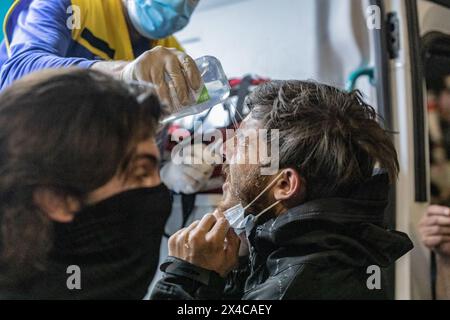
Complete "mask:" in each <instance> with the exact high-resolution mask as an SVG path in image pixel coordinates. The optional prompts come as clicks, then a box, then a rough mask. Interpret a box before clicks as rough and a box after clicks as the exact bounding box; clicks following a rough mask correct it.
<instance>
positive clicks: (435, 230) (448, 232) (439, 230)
mask: <svg viewBox="0 0 450 320" xmlns="http://www.w3.org/2000/svg"><path fill="white" fill-rule="evenodd" d="M422 233H423V235H424V236H438V235H442V236H450V227H445V226H439V225H434V226H427V227H424V228H423V229H422Z"/></svg>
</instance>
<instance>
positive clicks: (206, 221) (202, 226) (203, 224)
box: [194, 214, 217, 235]
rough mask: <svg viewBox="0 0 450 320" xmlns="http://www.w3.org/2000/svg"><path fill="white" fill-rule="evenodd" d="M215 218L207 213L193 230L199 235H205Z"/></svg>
mask: <svg viewBox="0 0 450 320" xmlns="http://www.w3.org/2000/svg"><path fill="white" fill-rule="evenodd" d="M216 221H217V220H216V218H215V217H214V216H213V215H212V214H207V215H205V216H204V217H203V219H202V220H201V221H200V223H199V224H198V226H197V228H196V229H195V230H194V232H196V233H198V234H200V235H206V234H207V233H208V232H209V231H210V230H211V228H212V227H213V226H214V224H215V223H216Z"/></svg>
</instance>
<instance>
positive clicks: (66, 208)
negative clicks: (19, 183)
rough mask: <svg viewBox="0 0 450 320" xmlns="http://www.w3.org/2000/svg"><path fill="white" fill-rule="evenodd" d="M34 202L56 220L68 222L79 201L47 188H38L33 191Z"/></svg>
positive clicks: (76, 209) (77, 208)
mask: <svg viewBox="0 0 450 320" xmlns="http://www.w3.org/2000/svg"><path fill="white" fill-rule="evenodd" d="M33 200H34V203H35V204H36V205H37V206H38V207H39V208H40V209H41V210H42V211H44V212H45V213H46V214H47V215H48V217H49V218H50V219H51V220H53V221H56V222H61V223H69V222H71V221H72V220H73V218H74V216H75V213H76V212H77V211H79V210H80V208H81V203H80V201H78V200H77V199H75V198H74V197H71V196H63V195H61V194H59V193H57V192H55V191H54V190H51V189H49V188H43V187H41V188H38V189H36V190H35V191H34V192H33Z"/></svg>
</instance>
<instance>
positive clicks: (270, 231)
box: [152, 81, 413, 300]
mask: <svg viewBox="0 0 450 320" xmlns="http://www.w3.org/2000/svg"><path fill="white" fill-rule="evenodd" d="M247 105H248V106H249V108H250V109H251V113H250V115H249V116H248V117H247V118H246V119H245V120H244V121H243V123H242V125H241V127H240V130H241V131H242V132H243V134H244V135H245V133H246V132H247V131H251V130H259V129H268V130H279V146H280V148H279V170H278V172H276V173H275V174H274V175H271V176H263V175H261V172H262V171H261V168H262V167H263V166H264V164H263V163H259V164H248V163H247V164H237V163H238V162H237V161H233V159H245V155H244V154H241V153H242V152H244V151H243V150H245V148H236V150H234V153H233V155H232V159H231V161H230V163H231V165H230V167H229V168H228V169H227V172H228V175H227V182H226V184H225V186H224V191H225V194H226V197H225V199H226V200H224V203H223V204H222V206H221V208H219V210H218V211H217V212H215V213H214V214H211V215H207V216H205V217H204V218H203V219H202V220H201V221H197V222H195V223H193V224H192V225H191V226H189V227H188V228H186V229H183V230H180V231H179V232H178V233H176V234H175V235H174V236H172V238H171V239H170V241H169V254H170V256H171V257H169V259H168V260H167V261H166V263H164V264H163V265H162V267H161V268H162V270H164V271H165V277H164V278H163V279H162V280H160V281H159V283H157V285H156V287H155V289H154V291H153V293H152V298H154V299H221V298H233V299H249V300H255V299H275V300H278V299H385V298H387V295H386V294H387V290H386V279H385V278H384V273H383V272H382V270H383V269H384V268H387V267H389V266H392V265H393V264H394V262H395V261H396V260H397V259H398V258H400V257H401V256H403V255H404V254H406V253H407V252H408V251H409V250H411V249H412V247H413V245H412V243H411V241H410V239H409V238H408V237H407V236H406V235H405V234H403V233H401V232H396V231H390V230H387V229H386V227H385V225H384V221H383V220H384V209H385V207H386V205H387V204H388V193H389V186H390V185H391V184H393V183H395V181H396V179H397V174H398V170H399V164H398V161H397V154H396V150H395V148H394V145H393V143H392V141H391V138H390V136H389V134H388V133H387V132H386V131H385V130H384V129H383V128H382V127H381V126H380V125H379V123H378V122H377V114H376V112H375V110H374V109H373V108H372V107H371V106H369V105H367V104H366V103H365V102H364V101H363V99H362V97H361V94H360V93H359V92H351V93H348V92H344V91H341V90H338V89H336V88H333V87H330V86H327V85H323V84H319V83H315V82H304V81H274V82H270V83H267V84H264V85H262V86H260V87H259V88H257V89H256V91H254V92H253V93H252V94H251V95H250V97H249V99H248V100H247ZM269 132H270V131H269ZM236 204H240V206H238V207H236V206H235V205H236ZM232 207H233V219H230V216H229V215H228V214H229V211H228V212H227V211H226V210H227V209H229V208H232ZM242 208H245V209H242ZM224 212H225V215H224ZM227 219H229V220H230V221H227ZM230 224H231V227H230ZM246 246H247V247H249V250H248V256H242V255H243V252H245V250H242V249H243V248H245V247H246ZM240 249H241V250H240ZM239 252H240V253H241V257H239Z"/></svg>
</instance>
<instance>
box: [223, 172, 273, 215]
mask: <svg viewBox="0 0 450 320" xmlns="http://www.w3.org/2000/svg"><path fill="white" fill-rule="evenodd" d="M260 169H261V168H260V167H259V166H252V167H248V166H245V165H232V166H230V165H224V167H223V172H224V174H225V175H226V181H225V184H226V185H227V190H224V192H225V193H226V194H224V200H223V201H222V202H221V203H220V204H219V210H221V211H225V210H227V209H229V208H231V207H233V206H235V205H237V204H239V203H241V204H242V206H243V207H244V208H245V207H246V206H248V205H249V204H250V203H251V202H252V201H253V200H254V199H255V198H256V197H257V196H258V195H259V194H260V193H261V192H262V191H263V190H264V189H265V188H266V187H267V184H268V183H270V177H266V176H261V174H260V173H261V172H260ZM268 194H269V191H266V192H265V193H264V194H263V195H262V196H261V197H260V198H259V199H258V200H256V201H255V203H254V204H252V205H251V206H250V207H249V208H248V209H247V210H246V215H247V214H253V215H255V214H258V213H259V212H261V211H263V210H264V209H265V208H266V207H267V206H268V203H269V202H270V199H269V196H268ZM269 205H270V204H269Z"/></svg>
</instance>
